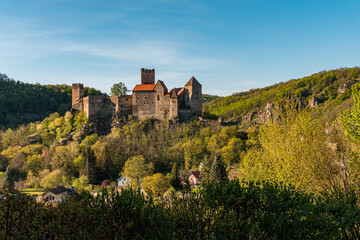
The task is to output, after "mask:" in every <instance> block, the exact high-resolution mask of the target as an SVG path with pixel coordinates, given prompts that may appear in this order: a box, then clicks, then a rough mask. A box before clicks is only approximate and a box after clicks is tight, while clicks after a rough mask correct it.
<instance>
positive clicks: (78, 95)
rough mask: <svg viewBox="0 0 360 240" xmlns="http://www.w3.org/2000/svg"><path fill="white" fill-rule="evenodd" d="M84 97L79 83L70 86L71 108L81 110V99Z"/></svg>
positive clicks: (82, 86) (82, 87) (81, 85)
mask: <svg viewBox="0 0 360 240" xmlns="http://www.w3.org/2000/svg"><path fill="white" fill-rule="evenodd" d="M83 97H84V85H83V84H81V83H74V84H73V85H72V108H73V109H76V110H82V108H83V107H82V99H83Z"/></svg>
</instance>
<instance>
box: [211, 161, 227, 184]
mask: <svg viewBox="0 0 360 240" xmlns="http://www.w3.org/2000/svg"><path fill="white" fill-rule="evenodd" d="M227 179H228V177H227V172H226V168H225V165H224V163H223V162H222V160H221V159H219V158H218V157H215V159H214V161H213V163H212V165H211V170H210V174H209V180H210V182H222V181H225V180H227Z"/></svg>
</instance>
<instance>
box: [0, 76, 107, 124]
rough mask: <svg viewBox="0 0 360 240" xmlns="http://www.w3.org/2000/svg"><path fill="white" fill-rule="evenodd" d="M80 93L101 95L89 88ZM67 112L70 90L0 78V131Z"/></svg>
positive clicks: (56, 86) (4, 77)
mask: <svg viewBox="0 0 360 240" xmlns="http://www.w3.org/2000/svg"><path fill="white" fill-rule="evenodd" d="M84 93H85V94H86V95H96V94H101V92H100V91H98V90H95V89H93V88H85V89H84ZM70 109H71V86H67V85H65V84H64V85H40V84H29V83H23V82H20V81H15V80H13V79H11V78H9V77H8V76H7V75H5V74H0V129H2V128H4V129H6V128H15V127H17V126H18V125H20V124H25V123H29V122H33V121H39V120H42V119H44V118H45V117H46V116H48V115H49V114H50V113H54V112H58V113H60V114H64V113H65V112H66V111H69V110H70Z"/></svg>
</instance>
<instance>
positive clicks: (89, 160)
mask: <svg viewBox="0 0 360 240" xmlns="http://www.w3.org/2000/svg"><path fill="white" fill-rule="evenodd" d="M83 159H84V162H83V163H84V166H83V168H82V171H81V175H83V176H86V177H87V178H88V180H89V183H90V184H94V183H95V182H96V175H95V164H96V158H95V154H94V151H93V150H92V149H91V148H90V147H87V148H85V150H84V152H83Z"/></svg>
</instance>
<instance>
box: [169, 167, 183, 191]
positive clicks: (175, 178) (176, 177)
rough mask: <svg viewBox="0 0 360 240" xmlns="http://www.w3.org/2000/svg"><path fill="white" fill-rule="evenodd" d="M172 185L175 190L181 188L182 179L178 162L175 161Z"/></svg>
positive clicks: (172, 171) (171, 178)
mask: <svg viewBox="0 0 360 240" xmlns="http://www.w3.org/2000/svg"><path fill="white" fill-rule="evenodd" d="M170 185H171V186H173V187H174V189H175V190H179V189H181V179H180V174H179V169H178V164H177V163H176V162H175V163H174V165H173V168H172V170H171V174H170Z"/></svg>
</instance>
